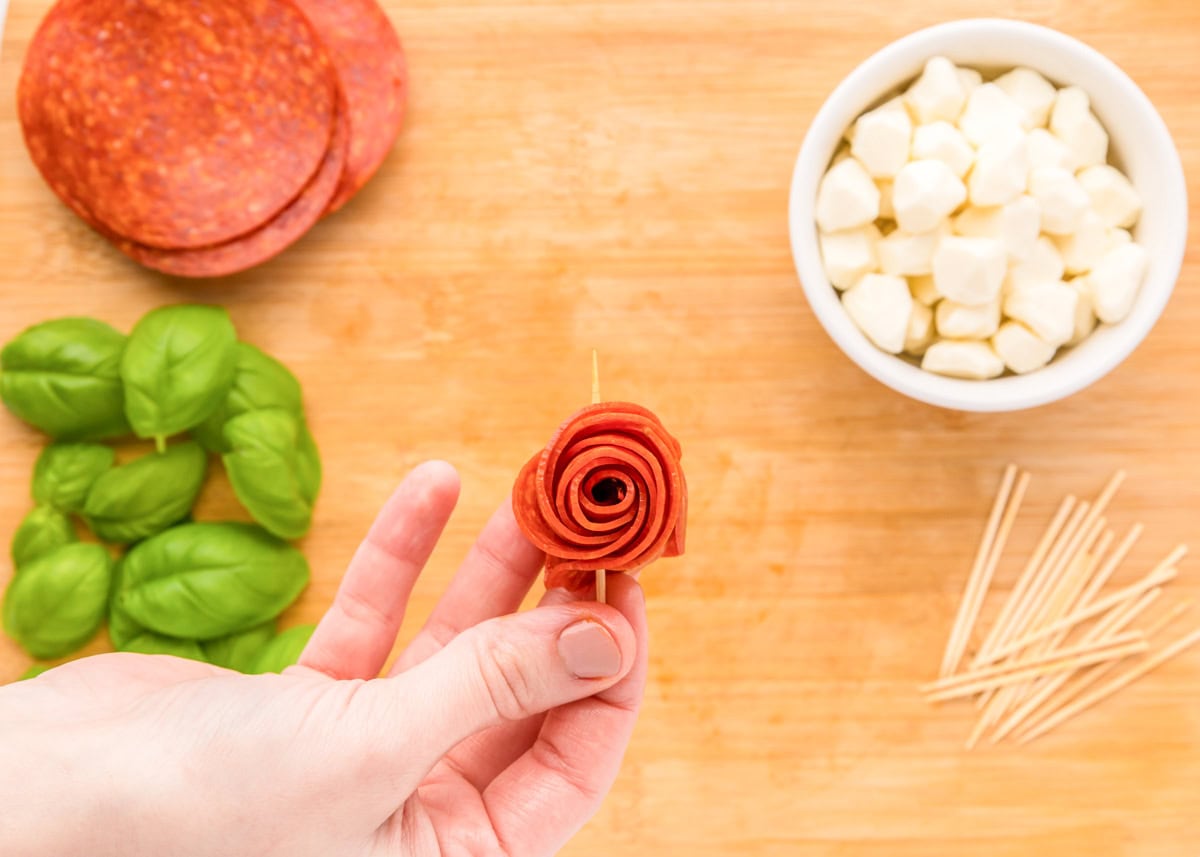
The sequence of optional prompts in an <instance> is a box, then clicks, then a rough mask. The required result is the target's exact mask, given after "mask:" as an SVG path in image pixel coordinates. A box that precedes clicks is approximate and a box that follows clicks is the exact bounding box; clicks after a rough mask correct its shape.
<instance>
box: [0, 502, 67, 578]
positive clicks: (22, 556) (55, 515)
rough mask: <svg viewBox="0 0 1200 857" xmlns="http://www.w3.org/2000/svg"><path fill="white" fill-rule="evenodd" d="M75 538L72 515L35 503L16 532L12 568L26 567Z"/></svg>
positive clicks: (13, 541)
mask: <svg viewBox="0 0 1200 857" xmlns="http://www.w3.org/2000/svg"><path fill="white" fill-rule="evenodd" d="M74 541H76V539H75V528H74V527H73V526H72V525H71V519H70V518H68V517H67V516H66V515H64V514H63V513H62V512H59V511H58V510H57V509H51V508H50V507H49V506H36V507H34V509H33V511H32V512H30V513H29V514H28V515H26V516H25V519H24V520H23V521H21V524H20V526H18V527H17V532H16V533H15V534H14V535H13V540H12V561H13V567H14V568H17V569H20V568H23V567H24V566H26V565H28V564H29V563H31V562H33V561H34V560H35V559H37V558H38V557H41V556H44V555H46V554H48V553H52V552H54V551H56V550H58V549H59V548H60V547H62V546H63V545H69V544H71V543H72V542H74Z"/></svg>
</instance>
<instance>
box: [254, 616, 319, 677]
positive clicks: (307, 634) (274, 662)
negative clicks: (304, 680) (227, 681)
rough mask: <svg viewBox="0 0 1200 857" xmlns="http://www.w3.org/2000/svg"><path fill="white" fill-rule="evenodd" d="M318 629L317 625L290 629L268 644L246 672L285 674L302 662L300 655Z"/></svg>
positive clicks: (298, 626)
mask: <svg viewBox="0 0 1200 857" xmlns="http://www.w3.org/2000/svg"><path fill="white" fill-rule="evenodd" d="M316 629H317V628H316V625H297V626H296V627H294V628H288V629H287V630H286V631H284V632H283V633H282V634H280V635H279V636H277V637H275V639H273V640H271V642H269V643H267V645H266V647H264V648H263V649H262V651H260V652H259V653H258V657H257V658H255V659H254V663H253V665H252V666H251V667H250V669H248V670H246V672H249V673H253V674H259V673H281V672H283V671H284V670H285V669H286V668H287V667H290V666H291V665H292V664H294V663H296V662H297V661H298V660H300V654H301V653H302V652H303V651H304V647H305V646H307V645H308V641H309V638H311V637H312V635H313V631H315V630H316Z"/></svg>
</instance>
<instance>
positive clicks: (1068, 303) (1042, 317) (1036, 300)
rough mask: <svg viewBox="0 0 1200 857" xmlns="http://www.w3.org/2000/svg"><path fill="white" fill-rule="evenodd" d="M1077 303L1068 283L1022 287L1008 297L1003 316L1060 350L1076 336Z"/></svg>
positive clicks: (1011, 292)
mask: <svg viewBox="0 0 1200 857" xmlns="http://www.w3.org/2000/svg"><path fill="white" fill-rule="evenodd" d="M1078 300H1079V298H1078V297H1077V295H1076V294H1075V290H1074V289H1073V288H1071V287H1070V286H1068V285H1067V284H1066V283H1062V282H1059V283H1042V284H1041V285H1036V286H1022V287H1020V288H1017V289H1013V290H1012V291H1010V292H1009V293H1008V295H1007V296H1005V298H1004V314H1005V315H1006V316H1008V317H1009V318H1011V319H1013V320H1015V321H1019V322H1021V323H1023V324H1024V325H1025V326H1026V327H1028V328H1029V329H1030V330H1032V331H1033V332H1034V333H1036V334H1037V335H1038V336H1039V337H1041V338H1042V339H1043V340H1045V341H1046V342H1047V343H1049V344H1050V345H1053V346H1054V347H1055V348H1057V347H1058V346H1060V345H1064V344H1066V343H1067V342H1068V341H1069V340H1070V339H1071V337H1072V336H1073V335H1074V333H1075V305H1076V303H1077V302H1078Z"/></svg>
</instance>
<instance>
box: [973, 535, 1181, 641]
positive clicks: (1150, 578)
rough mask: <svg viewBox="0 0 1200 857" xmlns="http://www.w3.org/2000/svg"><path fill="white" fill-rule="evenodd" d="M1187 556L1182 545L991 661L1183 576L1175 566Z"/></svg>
mask: <svg viewBox="0 0 1200 857" xmlns="http://www.w3.org/2000/svg"><path fill="white" fill-rule="evenodd" d="M1186 555H1187V547H1186V546H1184V545H1180V546H1179V547H1177V548H1175V550H1173V551H1172V552H1171V554H1170V556H1168V557H1167V558H1166V559H1164V560H1163V561H1162V562H1160V563H1159V564H1158V565H1157V566H1155V567H1154V569H1153V570H1152V571H1151V572H1150V573H1149V574H1148V575H1146V576H1145V577H1143V578H1142V579H1141V580H1140V581H1138V582H1137V583H1132V584H1130V585H1129V586H1126V587H1125V588H1123V589H1118V590H1117V591H1116V592H1114V593H1112V594H1111V595H1108V596H1107V597H1105V598H1101V599H1099V600H1097V601H1093V602H1092V603H1091V604H1089V605H1088V606H1086V607H1082V608H1080V609H1079V610H1077V611H1075V612H1074V613H1072V614H1071V615H1069V616H1064V617H1063V618H1062V619H1060V620H1058V621H1057V622H1054V623H1052V624H1050V625H1047V626H1046V627H1044V628H1042V629H1040V630H1037V631H1033V632H1032V633H1029V634H1027V635H1026V636H1024V637H1022V638H1020V639H1018V640H1014V641H1012V642H1010V643H1007V644H1006V645H1004V646H1001V647H1000V649H999V650H997V651H996V652H994V653H993V655H992V658H991V660H993V661H995V660H1000V659H1001V658H1004V657H1007V656H1009V655H1011V654H1014V653H1016V652H1020V651H1021V650H1022V649H1025V648H1028V647H1029V646H1030V645H1031V644H1032V643H1035V642H1037V641H1038V640H1043V639H1045V638H1046V637H1049V636H1050V635H1052V634H1054V633H1055V632H1057V631H1061V630H1063V629H1064V628H1074V627H1075V626H1076V625H1078V624H1079V623H1081V622H1086V621H1087V620H1088V619H1092V618H1094V617H1096V616H1099V615H1100V614H1101V613H1104V612H1107V611H1108V610H1109V609H1111V608H1112V607H1114V606H1115V605H1117V604H1121V603H1123V602H1125V601H1128V600H1129V599H1131V598H1137V597H1138V596H1139V595H1141V594H1142V593H1143V592H1146V591H1148V590H1150V589H1153V588H1154V587H1156V586H1161V585H1162V584H1164V583H1168V582H1170V581H1171V580H1174V579H1175V577H1177V576H1178V574H1179V570H1178V569H1177V568H1176V567H1175V566H1176V564H1177V563H1178V562H1179V561H1180V560H1181V559H1183V557H1184V556H1186Z"/></svg>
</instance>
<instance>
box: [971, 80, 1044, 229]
mask: <svg viewBox="0 0 1200 857" xmlns="http://www.w3.org/2000/svg"><path fill="white" fill-rule="evenodd" d="M986 85H987V84H985V86H986ZM982 88H983V87H980V89H982ZM1006 97H1007V96H1006ZM1028 180H1029V152H1028V147H1027V145H1026V143H1025V137H1024V135H1022V134H1002V135H999V136H997V137H996V138H994V139H992V140H991V141H989V142H986V143H984V144H983V145H982V146H980V147H979V152H978V154H976V156H975V168H974V169H973V170H971V175H970V176H968V177H967V187H968V189H969V191H970V196H971V204H972V205H1004V203H1006V202H1012V201H1013V200H1014V199H1016V198H1017V197H1018V196H1020V195H1021V194H1023V193H1024V192H1025V185H1026V183H1027V182H1028Z"/></svg>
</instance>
